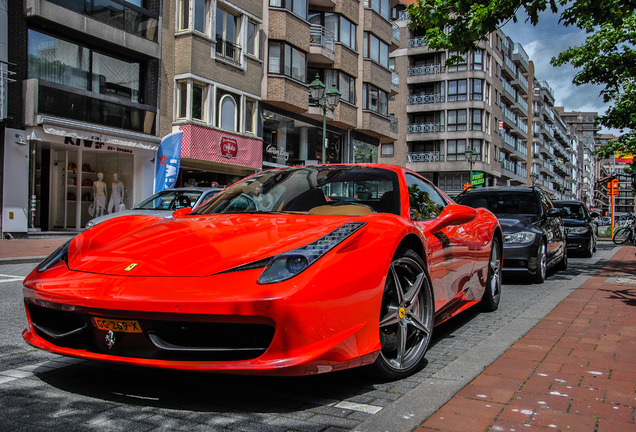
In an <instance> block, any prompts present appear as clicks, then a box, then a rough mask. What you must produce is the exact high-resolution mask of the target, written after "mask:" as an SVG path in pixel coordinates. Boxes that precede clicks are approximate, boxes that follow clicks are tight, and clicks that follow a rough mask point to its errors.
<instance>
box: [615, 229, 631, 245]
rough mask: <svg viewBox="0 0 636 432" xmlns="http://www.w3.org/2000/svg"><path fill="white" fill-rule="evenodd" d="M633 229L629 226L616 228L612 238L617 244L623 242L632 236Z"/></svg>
mask: <svg viewBox="0 0 636 432" xmlns="http://www.w3.org/2000/svg"><path fill="white" fill-rule="evenodd" d="M631 234H632V230H631V229H630V228H629V227H622V228H619V229H617V230H616V232H615V233H614V237H613V238H612V240H613V241H614V243H615V244H617V245H619V244H623V243H625V242H626V241H627V240H629V238H630V237H631Z"/></svg>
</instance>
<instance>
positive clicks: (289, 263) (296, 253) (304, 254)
mask: <svg viewBox="0 0 636 432" xmlns="http://www.w3.org/2000/svg"><path fill="white" fill-rule="evenodd" d="M364 225H366V224H364V223H362V222H351V223H348V224H345V225H343V226H341V227H340V228H338V229H336V230H334V231H332V232H330V233H329V234H327V235H326V236H324V237H322V238H319V239H318V240H316V241H315V242H313V243H309V244H308V245H306V246H303V247H299V248H298V249H294V250H292V251H289V252H285V253H282V254H280V255H276V256H275V257H273V258H272V259H271V260H270V261H269V263H267V266H266V267H265V269H264V270H263V272H262V273H261V275H260V277H259V278H258V283H259V284H270V283H276V282H282V281H284V280H287V279H290V278H293V277H294V276H296V275H298V274H300V273H301V272H303V271H304V270H305V269H306V268H307V267H309V266H310V265H312V264H313V263H315V262H316V261H318V260H319V259H320V257H322V256H323V255H325V254H326V253H327V252H329V251H330V250H331V249H333V248H334V247H336V246H337V245H338V244H340V243H341V242H342V241H343V240H345V239H346V238H347V237H349V236H350V235H351V234H353V233H354V232H356V231H358V230H359V229H360V228H362V227H363V226H364Z"/></svg>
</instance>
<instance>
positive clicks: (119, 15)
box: [49, 0, 159, 42]
mask: <svg viewBox="0 0 636 432" xmlns="http://www.w3.org/2000/svg"><path fill="white" fill-rule="evenodd" d="M49 1H50V2H51V3H54V4H56V5H58V6H61V7H63V8H65V9H70V10H72V11H75V12H77V13H80V14H82V15H86V16H88V17H90V18H92V19H94V20H97V21H99V22H102V23H104V24H108V25H110V26H113V27H115V28H118V29H120V30H123V31H125V32H127V33H130V34H133V35H135V36H139V37H142V38H144V39H148V40H151V41H153V42H157V37H158V35H159V15H158V14H155V13H152V12H150V11H149V10H146V9H144V8H141V7H138V6H135V5H133V4H130V3H128V2H125V1H122V0H101V1H99V2H92V1H84V0H49Z"/></svg>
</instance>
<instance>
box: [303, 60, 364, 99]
mask: <svg viewBox="0 0 636 432" xmlns="http://www.w3.org/2000/svg"><path fill="white" fill-rule="evenodd" d="M316 74H318V76H319V77H320V80H321V81H322V82H323V83H325V86H326V88H327V89H330V88H331V87H332V86H333V84H334V83H335V84H336V88H337V89H338V91H340V101H341V102H342V101H345V102H349V103H350V104H352V105H355V104H356V80H355V78H353V77H352V76H350V75H347V74H346V73H344V72H342V71H339V70H336V69H315V68H309V69H308V73H307V80H309V81H313V79H314V78H315V77H316Z"/></svg>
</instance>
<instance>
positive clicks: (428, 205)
mask: <svg viewBox="0 0 636 432" xmlns="http://www.w3.org/2000/svg"><path fill="white" fill-rule="evenodd" d="M405 178H406V181H407V186H408V188H409V204H410V215H411V220H413V221H414V222H415V224H416V225H417V226H418V227H420V229H421V230H422V232H423V233H424V235H425V236H426V237H427V239H428V242H429V246H430V262H429V274H430V276H431V279H432V282H433V287H434V291H435V304H436V307H435V309H436V310H438V309H439V308H440V307H441V306H443V305H444V304H446V303H447V302H448V301H450V300H452V299H454V298H455V297H457V296H458V295H459V294H460V293H462V292H463V291H465V290H466V289H468V287H469V285H468V283H469V281H470V277H471V275H472V272H473V264H474V259H475V251H474V248H473V247H471V246H472V245H473V243H474V241H473V238H472V234H471V233H470V232H468V231H467V229H466V226H465V225H454V226H448V227H446V228H444V229H443V230H442V231H440V232H437V233H435V234H430V233H428V231H427V226H428V225H429V224H430V223H431V222H432V221H433V220H434V219H435V218H436V217H437V216H439V214H440V213H441V212H442V211H443V210H444V207H446V205H448V202H447V201H446V199H444V197H442V195H441V194H440V193H439V192H438V191H437V190H436V189H435V187H434V186H433V185H431V184H430V183H428V182H427V181H426V180H424V179H422V178H420V177H417V176H415V175H412V174H410V173H407V174H406V175H405Z"/></svg>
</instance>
